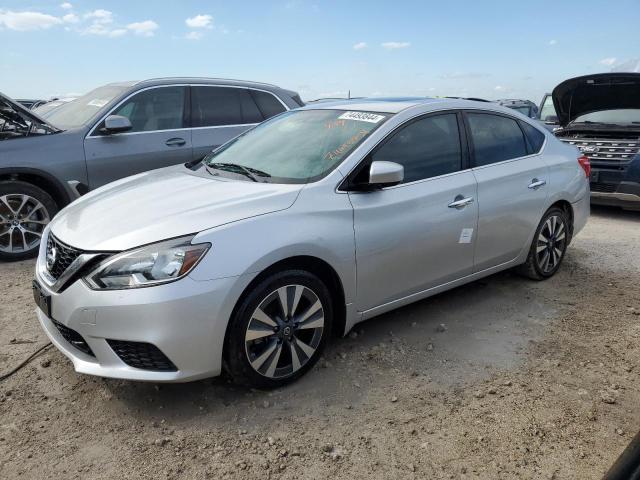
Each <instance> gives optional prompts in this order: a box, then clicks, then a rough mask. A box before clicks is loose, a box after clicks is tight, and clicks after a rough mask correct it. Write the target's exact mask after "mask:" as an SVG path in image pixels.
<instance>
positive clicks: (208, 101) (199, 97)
mask: <svg viewBox="0 0 640 480" xmlns="http://www.w3.org/2000/svg"><path fill="white" fill-rule="evenodd" d="M262 120H263V115H262V113H261V112H260V110H259V109H258V106H257V105H256V103H255V102H254V101H253V98H252V97H251V95H250V94H249V91H248V90H246V89H244V88H229V87H191V121H192V125H193V126H194V127H218V126H225V125H244V124H247V123H259V122H261V121H262Z"/></svg>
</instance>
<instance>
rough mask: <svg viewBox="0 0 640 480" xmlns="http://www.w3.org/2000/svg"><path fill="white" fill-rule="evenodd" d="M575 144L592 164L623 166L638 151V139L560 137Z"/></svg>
mask: <svg viewBox="0 0 640 480" xmlns="http://www.w3.org/2000/svg"><path fill="white" fill-rule="evenodd" d="M560 140H562V141H563V142H565V143H568V144H570V145H575V146H576V147H578V148H579V149H580V151H581V152H582V153H583V154H584V155H586V156H587V157H589V160H590V161H591V163H593V164H594V165H603V166H609V167H624V166H626V164H628V163H629V162H630V161H631V160H633V157H635V156H636V155H638V152H640V139H614V140H612V139H603V138H570V137H566V138H560Z"/></svg>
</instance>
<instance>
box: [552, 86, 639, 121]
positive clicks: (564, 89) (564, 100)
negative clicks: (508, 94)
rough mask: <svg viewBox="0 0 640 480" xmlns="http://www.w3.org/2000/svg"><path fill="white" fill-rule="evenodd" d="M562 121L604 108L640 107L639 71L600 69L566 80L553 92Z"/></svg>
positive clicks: (555, 104) (559, 117)
mask: <svg viewBox="0 0 640 480" xmlns="http://www.w3.org/2000/svg"><path fill="white" fill-rule="evenodd" d="M551 95H552V98H553V104H554V106H555V107H556V113H557V115H558V120H559V122H560V125H562V126H563V127H564V126H566V125H567V124H568V123H569V122H571V121H572V120H574V119H575V118H577V117H578V116H580V115H584V114H586V113H591V112H597V111H601V110H616V109H623V108H640V73H599V74H595V75H585V76H583V77H576V78H571V79H569V80H565V81H564V82H562V83H561V84H559V85H558V86H557V87H556V88H554V89H553V92H552V93H551Z"/></svg>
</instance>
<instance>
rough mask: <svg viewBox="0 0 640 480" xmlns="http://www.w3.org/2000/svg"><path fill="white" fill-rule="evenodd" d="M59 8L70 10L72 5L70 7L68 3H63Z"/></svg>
mask: <svg viewBox="0 0 640 480" xmlns="http://www.w3.org/2000/svg"><path fill="white" fill-rule="evenodd" d="M60 8H63V9H65V10H71V9H72V8H73V5H71V4H70V3H69V2H64V3H61V4H60Z"/></svg>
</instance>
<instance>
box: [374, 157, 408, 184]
mask: <svg viewBox="0 0 640 480" xmlns="http://www.w3.org/2000/svg"><path fill="white" fill-rule="evenodd" d="M402 180H404V167H403V166H402V165H400V164H399V163H395V162H382V161H379V162H372V163H371V167H369V186H371V187H375V188H382V187H390V186H393V185H397V184H399V183H401V182H402Z"/></svg>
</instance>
